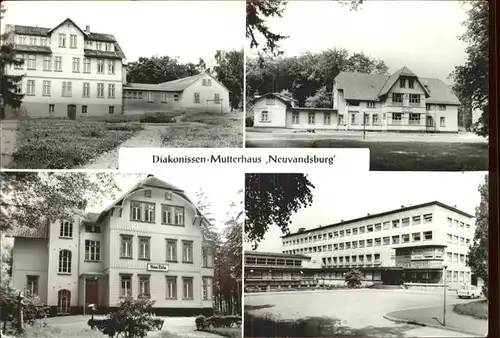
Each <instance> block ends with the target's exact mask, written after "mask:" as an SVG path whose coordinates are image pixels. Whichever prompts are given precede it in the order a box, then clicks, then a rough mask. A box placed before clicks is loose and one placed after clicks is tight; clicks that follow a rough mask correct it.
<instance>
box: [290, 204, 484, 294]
mask: <svg viewBox="0 0 500 338" xmlns="http://www.w3.org/2000/svg"><path fill="white" fill-rule="evenodd" d="M474 229H475V226H474V216H472V215H470V214H468V213H466V212H464V211H461V210H459V209H457V208H455V207H451V206H448V205H445V204H443V203H440V202H436V201H435V202H429V203H424V204H419V205H411V206H401V208H399V209H395V210H390V211H387V212H383V213H378V214H373V215H366V216H364V217H360V218H356V219H352V220H347V221H342V222H340V223H336V224H331V225H327V226H322V227H317V228H314V229H305V228H301V229H300V230H299V231H298V232H296V233H291V234H289V235H285V236H283V237H282V243H283V253H285V254H293V255H307V256H311V257H312V259H313V260H318V261H320V262H321V275H320V276H319V277H318V278H319V279H321V280H322V283H326V284H328V283H338V282H339V281H341V282H342V283H343V280H344V277H343V275H344V273H345V272H347V271H348V270H350V269H352V268H358V269H360V270H361V271H362V272H363V273H364V275H365V278H364V279H365V281H369V282H373V283H382V284H400V283H402V282H404V283H407V284H408V283H417V284H420V283H425V284H442V283H443V282H444V280H443V271H444V266H446V274H447V275H446V280H447V283H448V284H449V285H450V287H454V286H456V287H458V286H459V285H461V284H471V283H472V284H476V283H477V281H476V279H475V277H474V276H471V270H470V268H469V267H468V266H467V265H466V260H467V252H468V248H469V246H470V245H471V242H472V240H473V237H474ZM479 282H480V281H479Z"/></svg>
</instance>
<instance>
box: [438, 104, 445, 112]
mask: <svg viewBox="0 0 500 338" xmlns="http://www.w3.org/2000/svg"><path fill="white" fill-rule="evenodd" d="M438 109H439V110H441V111H444V110H446V105H445V104H440V105H438Z"/></svg>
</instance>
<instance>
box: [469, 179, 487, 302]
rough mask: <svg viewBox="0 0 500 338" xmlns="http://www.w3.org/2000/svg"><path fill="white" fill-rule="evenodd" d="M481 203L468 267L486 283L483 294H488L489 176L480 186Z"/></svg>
mask: <svg viewBox="0 0 500 338" xmlns="http://www.w3.org/2000/svg"><path fill="white" fill-rule="evenodd" d="M478 190H479V193H480V195H481V202H480V204H479V206H477V207H476V230H475V232H474V240H473V241H472V244H471V246H470V247H469V253H468V256H467V262H466V263H467V266H469V267H470V268H471V271H472V273H473V274H475V275H476V276H477V277H479V278H481V279H482V280H483V281H484V286H483V293H484V294H485V295H487V294H488V247H489V246H488V225H489V221H488V214H489V203H488V201H489V197H488V175H486V176H485V182H484V184H481V185H480V186H479V189H478Z"/></svg>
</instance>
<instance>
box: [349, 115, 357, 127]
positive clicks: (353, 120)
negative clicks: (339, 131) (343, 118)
mask: <svg viewBox="0 0 500 338" xmlns="http://www.w3.org/2000/svg"><path fill="white" fill-rule="evenodd" d="M350 114H351V124H353V125H355V124H358V113H350Z"/></svg>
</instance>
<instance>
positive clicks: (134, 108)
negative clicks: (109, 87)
mask: <svg viewBox="0 0 500 338" xmlns="http://www.w3.org/2000/svg"><path fill="white" fill-rule="evenodd" d="M123 93H124V102H125V113H126V114H130V113H131V114H133V113H141V114H142V113H144V112H176V111H178V112H187V113H196V112H212V113H221V114H224V113H227V112H229V90H228V89H227V88H226V87H225V86H224V85H223V84H222V83H220V82H219V81H217V80H216V79H215V78H214V77H213V76H211V75H210V74H208V73H200V74H197V75H193V76H188V77H185V78H180V79H177V80H173V81H168V82H164V83H159V84H146V83H128V84H127V85H125V86H124V87H123Z"/></svg>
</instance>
